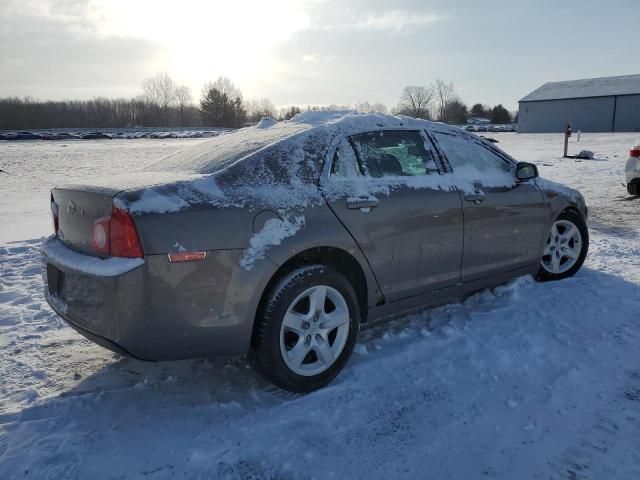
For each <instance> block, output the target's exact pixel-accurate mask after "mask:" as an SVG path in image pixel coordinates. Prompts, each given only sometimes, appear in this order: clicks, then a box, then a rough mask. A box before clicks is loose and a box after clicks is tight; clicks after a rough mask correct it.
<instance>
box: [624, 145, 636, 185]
mask: <svg viewBox="0 0 640 480" xmlns="http://www.w3.org/2000/svg"><path fill="white" fill-rule="evenodd" d="M624 177H625V180H626V182H627V192H629V194H630V195H640V143H639V144H637V145H636V146H635V147H633V148H632V149H631V150H630V151H629V160H627V166H626V167H625V169H624Z"/></svg>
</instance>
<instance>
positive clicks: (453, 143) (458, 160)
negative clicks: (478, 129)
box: [433, 132, 513, 172]
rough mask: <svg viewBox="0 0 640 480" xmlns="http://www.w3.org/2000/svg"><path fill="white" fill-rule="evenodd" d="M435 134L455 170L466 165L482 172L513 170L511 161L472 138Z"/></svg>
mask: <svg viewBox="0 0 640 480" xmlns="http://www.w3.org/2000/svg"><path fill="white" fill-rule="evenodd" d="M433 135H434V136H435V138H436V140H437V141H438V145H439V146H440V148H441V149H442V150H443V151H444V154H445V155H446V156H447V160H448V161H449V164H450V165H451V167H452V168H453V169H454V170H455V169H456V168H461V167H466V166H472V167H475V168H476V169H477V170H479V171H481V172H489V171H496V170H498V171H502V172H511V171H512V170H513V165H512V164H511V163H510V162H508V161H507V160H505V159H503V158H502V157H500V156H499V155H497V154H496V153H494V152H492V151H491V150H490V149H488V148H487V147H485V146H484V145H481V144H479V143H477V142H475V141H473V140H472V139H467V138H462V137H459V136H457V135H455V134H448V133H441V132H434V134H433Z"/></svg>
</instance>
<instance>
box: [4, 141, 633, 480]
mask: <svg viewBox="0 0 640 480" xmlns="http://www.w3.org/2000/svg"><path fill="white" fill-rule="evenodd" d="M490 136H492V137H495V138H497V139H499V140H500V144H499V145H500V146H501V147H502V148H504V149H505V150H506V151H508V152H509V153H511V154H512V155H514V156H515V157H516V158H519V159H521V160H529V161H534V162H536V163H537V164H538V165H539V168H540V172H541V174H542V175H543V176H545V177H547V178H549V179H552V180H556V181H560V182H563V183H566V184H568V185H570V186H573V187H576V188H578V189H580V190H581V191H582V192H583V194H584V195H585V197H586V200H587V204H588V205H589V208H590V215H591V218H590V230H591V236H592V238H591V249H590V252H589V256H588V258H587V261H586V263H585V266H584V268H583V269H582V270H581V271H580V272H579V273H578V274H577V275H576V276H575V277H574V278H572V279H569V280H565V281H562V282H557V283H545V284H539V283H535V282H534V281H533V280H532V279H531V278H521V279H518V280H516V281H514V282H512V283H511V284H509V285H505V286H501V287H498V288H496V289H494V290H493V291H484V292H481V293H479V294H477V295H475V296H473V297H471V298H469V299H468V300H467V301H465V302H464V303H462V304H452V305H447V306H445V307H442V308H439V309H437V310H433V311H430V312H425V313H422V314H418V315H414V316H411V317H407V318H405V319H402V320H398V321H395V322H394V323H392V324H389V325H387V326H384V327H383V326H377V327H374V328H373V329H369V330H366V331H365V332H364V333H363V336H362V338H361V341H360V343H359V345H358V346H357V347H356V354H355V355H354V357H353V359H352V360H351V361H350V363H349V365H348V366H347V368H346V370H345V371H344V372H343V373H342V374H341V375H340V376H339V377H338V378H337V380H336V381H335V382H334V383H333V384H332V385H330V386H329V387H328V388H325V389H324V390H321V391H318V392H315V393H312V394H309V395H306V396H297V395H292V394H288V393H284V392H282V391H279V390H277V389H275V388H273V387H271V386H269V385H268V384H266V383H265V382H264V381H262V380H261V379H260V378H258V377H257V376H256V375H255V374H254V372H253V371H252V370H251V369H249V368H248V366H247V365H246V364H245V362H244V360H243V359H242V358H232V359H215V360H199V361H185V362H176V363H158V364H148V363H142V362H138V361H135V360H130V359H126V358H120V357H117V356H115V355H113V354H111V353H110V352H108V351H106V350H103V349H102V348H100V347H98V346H97V345H94V344H92V343H90V342H89V341H87V340H84V339H83V338H82V337H80V336H79V335H78V334H76V333H75V332H74V331H72V330H71V329H70V328H69V327H67V326H66V325H65V324H64V322H63V321H62V320H60V319H59V318H57V317H56V316H55V315H54V314H53V313H52V312H51V311H50V310H49V308H48V307H47V305H46V303H45V302H44V299H43V296H42V293H41V290H42V288H43V286H42V280H41V278H40V265H39V243H40V240H39V239H38V237H39V236H41V235H47V234H48V233H49V231H50V229H51V227H50V219H49V211H48V203H49V199H48V190H49V188H50V187H51V186H52V185H54V184H56V183H61V182H68V181H74V180H77V179H79V178H81V177H91V176H92V175H108V174H110V173H116V172H117V173H122V172H123V171H129V170H131V169H132V168H134V167H136V166H138V165H141V164H143V163H146V162H147V161H149V160H152V159H154V158H157V157H159V156H162V155H164V154H167V153H171V152H173V151H175V150H177V149H180V148H183V147H184V146H186V145H192V144H194V143H195V142H199V141H202V140H194V139H189V140H187V139H175V140H166V141H164V140H140V141H136V142H126V141H118V140H112V141H86V142H74V143H69V144H68V145H67V146H62V145H60V144H58V143H56V144H51V143H44V142H24V143H13V144H0V169H2V170H5V171H6V172H8V174H5V173H0V187H1V188H0V207H1V208H0V225H1V227H0V355H1V358H0V379H1V380H0V479H13V478H20V479H23V478H33V479H62V478H65V479H66V478H78V479H98V478H127V479H142V478H144V479H171V478H186V479H194V478H207V479H209V478H237V479H249V478H251V479H254V478H255V479H258V478H277V479H280V478H336V479H343V478H381V479H388V478H412V479H413V478H434V479H445V478H452V479H479V478H503V479H528V478H532V479H582V478H585V479H586V478H588V479H598V480H601V479H638V478H640V440H639V438H640V222H639V217H640V199H632V198H631V197H628V196H627V195H626V190H625V188H624V187H623V186H622V185H621V182H622V181H623V170H624V163H625V161H626V158H627V152H628V150H629V147H630V146H631V145H633V144H635V143H636V142H637V140H638V135H633V134H597V135H596V134H583V135H582V140H581V142H580V144H576V143H575V137H574V138H573V139H572V143H571V147H570V148H571V150H572V151H578V150H580V149H589V150H593V151H594V152H595V153H596V156H597V157H598V158H599V159H601V160H584V161H581V162H576V161H574V160H570V159H562V158H560V155H561V151H562V137H561V135H525V134H491V135H490Z"/></svg>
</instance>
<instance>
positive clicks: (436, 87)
mask: <svg viewBox="0 0 640 480" xmlns="http://www.w3.org/2000/svg"><path fill="white" fill-rule="evenodd" d="M433 92H434V94H435V100H436V107H437V109H438V120H439V121H441V122H443V121H445V120H446V119H445V117H446V112H447V107H448V106H449V103H451V102H452V101H453V100H454V99H455V100H457V98H456V95H455V92H454V91H453V83H451V82H449V83H446V82H445V81H443V80H440V79H437V80H436V81H435V82H434V83H433Z"/></svg>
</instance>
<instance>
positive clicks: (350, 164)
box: [331, 140, 361, 177]
mask: <svg viewBox="0 0 640 480" xmlns="http://www.w3.org/2000/svg"><path fill="white" fill-rule="evenodd" d="M331 175H336V176H339V177H353V176H360V175H361V172H360V166H359V165H358V159H357V158H356V154H355V152H354V151H353V147H352V146H351V143H350V142H349V141H348V140H345V141H343V142H342V143H341V144H340V146H339V147H338V149H337V150H336V153H335V154H334V155H333V163H332V164H331Z"/></svg>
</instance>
